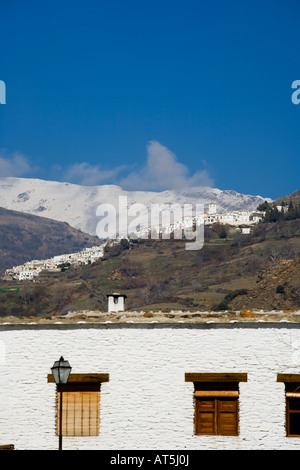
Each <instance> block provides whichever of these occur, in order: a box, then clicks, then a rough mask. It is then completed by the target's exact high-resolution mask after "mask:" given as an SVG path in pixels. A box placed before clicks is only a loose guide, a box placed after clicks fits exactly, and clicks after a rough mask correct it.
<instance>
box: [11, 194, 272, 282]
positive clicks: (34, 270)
mask: <svg viewBox="0 0 300 470" xmlns="http://www.w3.org/2000/svg"><path fill="white" fill-rule="evenodd" d="M277 209H278V210H281V207H280V206H278V207H277ZM264 214H265V213H264V212H263V211H254V210H251V211H231V212H225V213H218V212H217V206H216V203H214V202H211V203H210V204H209V205H208V211H204V212H203V213H202V214H201V215H198V216H197V217H196V216H189V217H188V216H186V217H182V218H181V220H180V221H178V222H177V223H176V221H175V222H174V223H170V224H168V225H159V226H155V227H152V231H157V232H158V233H159V232H160V233H163V234H164V235H165V237H167V236H168V235H170V234H171V233H172V232H174V231H175V230H178V229H180V230H184V229H188V228H190V229H191V228H192V227H193V226H195V225H196V226H200V225H202V224H204V225H212V224H215V223H220V224H224V225H229V226H233V227H235V228H236V230H237V231H239V232H241V233H242V234H245V235H247V234H249V233H250V231H251V226H253V225H256V224H258V223H259V222H261V221H262V219H263V217H264ZM148 232H149V228H142V229H140V231H139V232H136V233H135V234H131V235H135V236H136V237H137V238H138V237H140V238H145V237H146V236H148ZM120 240H121V238H119V239H116V240H115V243H118V242H119V241H120ZM106 244H107V241H106V242H104V243H103V244H101V245H98V246H93V247H90V248H84V249H83V250H81V251H79V252H77V253H68V254H62V255H58V256H54V257H53V258H50V259H46V260H31V261H28V262H26V263H24V264H22V265H20V266H14V267H12V268H9V269H7V270H6V271H5V274H4V276H3V278H4V279H14V280H18V281H24V280H34V279H35V278H36V277H37V276H38V275H39V274H40V273H41V272H42V271H48V272H58V271H61V269H62V267H68V266H70V265H72V266H83V265H88V264H92V263H94V262H96V261H97V260H98V259H99V258H101V257H102V256H103V254H104V248H105V245H106Z"/></svg>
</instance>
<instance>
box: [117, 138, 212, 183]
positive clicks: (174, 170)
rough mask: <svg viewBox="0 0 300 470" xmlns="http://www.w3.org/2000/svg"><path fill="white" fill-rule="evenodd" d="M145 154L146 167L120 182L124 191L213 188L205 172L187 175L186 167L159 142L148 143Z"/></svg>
mask: <svg viewBox="0 0 300 470" xmlns="http://www.w3.org/2000/svg"><path fill="white" fill-rule="evenodd" d="M147 153H148V156H147V163H146V166H145V167H144V168H142V169H141V170H140V171H137V172H132V173H130V174H129V175H127V176H126V177H125V178H124V179H123V180H121V181H120V183H119V184H120V186H122V187H123V188H124V189H135V190H138V189H140V190H156V191H163V190H166V189H183V188H187V187H192V186H213V180H212V178H211V177H210V176H209V174H208V172H207V170H201V171H197V172H195V173H194V174H193V175H189V169H188V167H187V166H186V165H184V164H182V163H180V162H178V161H177V159H176V156H175V155H174V154H173V153H172V152H171V151H170V150H169V149H168V148H167V147H164V146H163V145H161V144H160V143H159V142H156V141H151V142H149V144H148V146H147Z"/></svg>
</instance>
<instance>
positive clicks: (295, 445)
mask: <svg viewBox="0 0 300 470" xmlns="http://www.w3.org/2000/svg"><path fill="white" fill-rule="evenodd" d="M0 343H1V351H2V357H1V358H0V444H14V445H15V448H16V449H45V450H46V449H57V446H58V438H57V436H56V435H55V384H51V383H47V374H48V373H50V368H51V366H52V365H53V362H54V361H55V360H57V359H59V357H60V356H61V355H63V356H64V358H65V359H68V360H69V362H70V364H71V366H72V373H92V372H93V373H109V378H110V380H109V382H107V383H103V384H102V386H101V402H100V435H99V436H98V437H88V438H82V437H81V438H71V437H70V438H66V437H65V438H63V447H64V448H65V449H113V450H119V449H120V450H122V449H154V450H160V449H162V450H172V449H173V450H175V449H184V450H186V449H300V438H299V439H298V438H287V437H286V432H285V396H284V385H283V384H281V383H277V382H276V380H277V374H278V373H299V372H300V368H299V365H300V352H299V345H300V329H299V328H298V327H294V328H291V327H289V326H288V325H280V326H278V327H271V326H267V327H262V328H258V327H245V326H243V327H241V326H239V325H237V324H231V325H230V326H221V325H218V326H216V325H204V326H200V327H199V326H195V327H187V326H184V325H181V326H177V327H171V326H159V325H155V324H154V325H152V326H135V325H128V326H121V325H120V326H115V325H111V326H99V325H97V326H95V327H91V326H88V325H85V324H77V325H75V326H68V327H67V326H63V325H55V326H47V327H46V326H34V325H31V326H22V327H21V326H17V327H15V326H8V325H7V326H1V327H0ZM185 372H242V373H247V374H248V381H247V382H245V383H241V384H240V400H239V406H240V409H239V416H240V423H239V427H240V433H239V436H236V437H228V436H195V435H194V403H193V384H192V383H187V382H185V380H184V374H185Z"/></svg>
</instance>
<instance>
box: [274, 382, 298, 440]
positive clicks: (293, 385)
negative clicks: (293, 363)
mask: <svg viewBox="0 0 300 470" xmlns="http://www.w3.org/2000/svg"><path fill="white" fill-rule="evenodd" d="M277 382H282V383H284V385H285V416H286V422H285V428H286V436H287V437H296V438H299V437H300V431H299V434H292V433H291V430H290V424H291V423H290V417H291V415H297V414H298V415H299V421H300V406H299V410H293V409H292V410H291V409H290V405H291V400H295V399H297V401H298V400H299V405H300V374H277Z"/></svg>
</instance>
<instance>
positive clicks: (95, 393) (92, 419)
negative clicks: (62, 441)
mask: <svg viewBox="0 0 300 470" xmlns="http://www.w3.org/2000/svg"><path fill="white" fill-rule="evenodd" d="M107 381H108V374H70V376H69V380H68V383H67V384H66V385H59V386H57V390H56V403H57V404H56V409H57V419H56V422H57V426H56V428H57V429H56V431H57V434H59V419H58V416H59V413H60V394H61V392H62V435H63V436H98V435H99V427H100V388H101V383H102V382H107ZM48 382H54V379H53V376H52V374H49V375H48Z"/></svg>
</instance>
